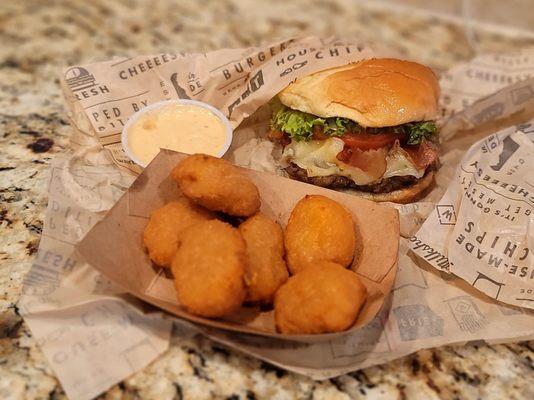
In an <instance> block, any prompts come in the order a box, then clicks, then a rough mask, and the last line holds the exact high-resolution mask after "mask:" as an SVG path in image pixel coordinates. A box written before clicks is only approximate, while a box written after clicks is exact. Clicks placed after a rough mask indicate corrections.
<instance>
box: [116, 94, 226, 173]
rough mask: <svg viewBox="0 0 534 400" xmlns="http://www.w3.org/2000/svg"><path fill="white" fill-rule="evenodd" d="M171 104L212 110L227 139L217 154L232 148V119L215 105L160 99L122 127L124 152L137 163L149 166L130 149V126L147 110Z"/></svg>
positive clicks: (219, 154)
mask: <svg viewBox="0 0 534 400" xmlns="http://www.w3.org/2000/svg"><path fill="white" fill-rule="evenodd" d="M169 104H182V105H195V106H198V107H202V108H205V109H207V110H209V111H211V112H212V113H213V114H214V115H215V116H216V117H217V118H219V120H220V121H221V122H222V123H223V125H224V128H225V133H226V140H225V142H224V145H223V146H222V148H221V150H220V151H219V152H218V153H217V155H216V156H217V157H222V156H224V155H225V154H226V152H227V151H228V149H229V148H230V145H231V144H232V139H233V129H232V125H230V121H229V120H228V118H226V116H225V115H224V114H223V113H222V112H220V111H219V110H218V109H216V108H215V107H213V106H212V105H210V104H207V103H203V102H201V101H197V100H187V99H177V100H164V101H158V102H156V103H153V104H150V105H149V106H147V107H145V108H143V109H141V110H139V111H137V112H136V113H135V114H133V115H132V116H130V118H128V121H126V124H125V125H124V127H123V128H122V133H121V143H122V148H123V149H124V152H125V153H126V155H127V156H128V157H129V158H130V159H131V160H132V161H133V162H134V163H136V164H137V165H139V166H141V167H143V168H144V167H146V166H147V164H145V163H144V162H142V161H141V160H140V159H139V158H138V157H137V156H136V155H135V153H134V152H133V151H132V150H131V149H130V147H129V145H128V130H129V128H130V126H132V125H133V124H134V123H135V122H136V121H137V120H138V119H139V118H140V117H141V116H142V115H144V114H146V113H147V112H149V111H152V110H156V109H158V108H160V107H164V106H166V105H169Z"/></svg>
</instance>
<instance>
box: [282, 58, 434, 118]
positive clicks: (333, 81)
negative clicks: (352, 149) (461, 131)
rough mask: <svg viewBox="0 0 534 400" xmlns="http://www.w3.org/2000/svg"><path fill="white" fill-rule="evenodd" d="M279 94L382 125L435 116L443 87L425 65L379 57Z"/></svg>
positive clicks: (293, 103)
mask: <svg viewBox="0 0 534 400" xmlns="http://www.w3.org/2000/svg"><path fill="white" fill-rule="evenodd" d="M278 97H279V98H280V101H281V102H282V103H283V104H284V105H286V106H287V107H290V108H292V109H295V110H300V111H303V112H306V113H309V114H313V115H317V116H319V117H324V118H328V117H344V118H349V119H351V120H353V121H355V122H357V123H358V124H360V125H361V126H364V127H375V128H380V127H386V126H395V125H401V124H405V123H407V122H414V121H428V120H433V119H435V118H436V115H437V111H438V97H439V85H438V80H437V77H436V75H435V74H434V73H433V72H432V70H431V69H430V68H428V67H425V66H424V65H421V64H417V63H415V62H411V61H403V60H397V59H394V58H375V59H371V60H363V61H360V62H358V63H355V64H349V65H344V66H342V67H337V68H331V69H327V70H324V71H321V72H317V73H315V74H312V75H309V76H306V77H303V78H300V79H297V80H296V81H295V82H294V83H292V84H290V85H289V86H288V87H287V88H285V89H284V90H282V91H281V92H280V94H279V95H278Z"/></svg>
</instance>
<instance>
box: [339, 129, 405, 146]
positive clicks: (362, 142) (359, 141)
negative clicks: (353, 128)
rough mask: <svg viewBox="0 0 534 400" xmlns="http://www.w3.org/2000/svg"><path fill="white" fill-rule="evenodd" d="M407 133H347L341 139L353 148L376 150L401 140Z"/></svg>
mask: <svg viewBox="0 0 534 400" xmlns="http://www.w3.org/2000/svg"><path fill="white" fill-rule="evenodd" d="M405 136H406V135H404V134H403V133H400V132H399V133H396V132H390V133H377V134H371V133H346V134H344V135H343V136H342V137H341V139H343V141H344V142H345V145H347V146H348V147H350V148H352V149H360V150H364V151H365V150H376V149H379V148H381V147H385V146H388V145H390V144H393V143H395V140H401V139H402V138H404V137H405Z"/></svg>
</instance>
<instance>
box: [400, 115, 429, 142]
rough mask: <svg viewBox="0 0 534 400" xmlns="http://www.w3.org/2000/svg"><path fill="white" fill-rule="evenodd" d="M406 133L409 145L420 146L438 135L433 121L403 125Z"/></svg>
mask: <svg viewBox="0 0 534 400" xmlns="http://www.w3.org/2000/svg"><path fill="white" fill-rule="evenodd" d="M402 129H403V130H404V133H406V135H408V141H407V143H408V144H412V145H413V144H419V143H421V142H422V141H423V139H430V138H431V137H432V136H434V135H435V134H436V130H437V127H436V123H435V122H433V121H424V122H409V123H407V124H404V125H402Z"/></svg>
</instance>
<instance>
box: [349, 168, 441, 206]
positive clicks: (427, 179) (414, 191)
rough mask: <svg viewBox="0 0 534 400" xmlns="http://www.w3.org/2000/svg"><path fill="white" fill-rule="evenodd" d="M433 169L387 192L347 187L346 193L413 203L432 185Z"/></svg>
mask: <svg viewBox="0 0 534 400" xmlns="http://www.w3.org/2000/svg"><path fill="white" fill-rule="evenodd" d="M434 183H435V180H434V171H428V172H427V173H426V174H425V176H423V177H422V178H421V179H418V180H417V181H416V182H415V183H414V184H412V185H410V186H407V187H405V188H402V189H398V190H394V191H393V192H389V193H369V192H362V191H360V190H354V189H349V190H347V193H350V194H355V195H357V196H359V197H363V198H364V199H367V200H372V201H377V202H383V201H391V202H393V203H401V204H407V203H413V202H416V201H418V200H420V199H422V198H423V197H425V196H426V195H427V194H428V193H429V192H430V191H431V190H432V188H433V187H434Z"/></svg>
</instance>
